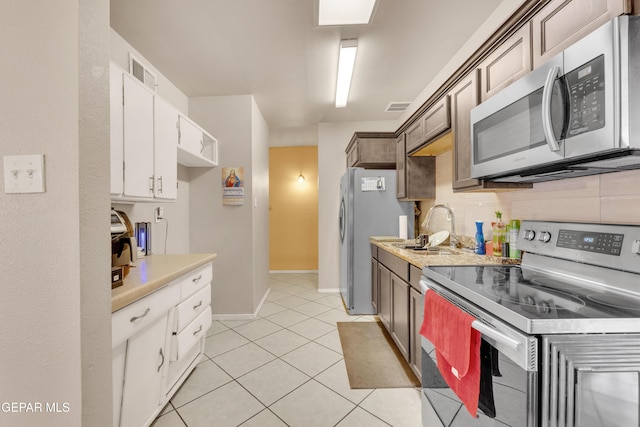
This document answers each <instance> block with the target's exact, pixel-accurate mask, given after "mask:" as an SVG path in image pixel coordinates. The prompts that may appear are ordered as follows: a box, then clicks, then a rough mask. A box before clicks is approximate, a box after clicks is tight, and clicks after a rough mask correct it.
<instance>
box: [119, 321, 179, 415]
mask: <svg viewBox="0 0 640 427" xmlns="http://www.w3.org/2000/svg"><path fill="white" fill-rule="evenodd" d="M168 320H169V314H168V313H167V314H165V315H164V316H162V317H160V318H159V319H158V320H156V321H155V322H154V323H153V324H152V325H150V326H149V327H148V328H146V329H145V330H144V331H142V332H141V333H139V334H138V335H136V336H135V337H132V338H131V339H129V341H128V345H127V358H126V366H125V372H124V377H125V381H124V388H123V391H122V413H121V415H120V425H121V426H125V427H129V426H131V427H134V426H148V425H149V424H151V422H152V421H153V420H154V419H155V417H156V415H157V414H158V412H159V411H160V410H161V409H162V406H161V405H162V404H163V399H161V394H160V392H161V387H162V376H163V375H164V369H163V368H165V367H166V365H167V363H168V362H169V360H168V357H167V348H166V339H167V323H168Z"/></svg>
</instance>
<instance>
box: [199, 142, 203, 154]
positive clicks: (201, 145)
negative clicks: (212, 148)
mask: <svg viewBox="0 0 640 427" xmlns="http://www.w3.org/2000/svg"><path fill="white" fill-rule="evenodd" d="M202 153H204V140H203V139H201V140H200V154H202Z"/></svg>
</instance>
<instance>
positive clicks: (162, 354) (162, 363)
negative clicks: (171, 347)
mask: <svg viewBox="0 0 640 427" xmlns="http://www.w3.org/2000/svg"><path fill="white" fill-rule="evenodd" d="M160 357H162V361H161V362H160V365H159V366H158V372H160V368H162V365H164V353H162V348H161V349H160Z"/></svg>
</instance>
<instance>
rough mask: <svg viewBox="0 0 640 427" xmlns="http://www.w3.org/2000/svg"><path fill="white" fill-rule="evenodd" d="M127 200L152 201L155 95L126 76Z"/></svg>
mask: <svg viewBox="0 0 640 427" xmlns="http://www.w3.org/2000/svg"><path fill="white" fill-rule="evenodd" d="M123 83H124V196H130V197H147V198H150V197H153V185H154V177H153V93H151V92H150V91H149V89H147V88H146V87H145V86H144V85H143V84H142V83H140V82H139V81H138V80H136V79H134V78H133V77H131V76H130V75H128V74H124V82H123Z"/></svg>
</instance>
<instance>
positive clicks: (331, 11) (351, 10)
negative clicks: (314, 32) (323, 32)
mask: <svg viewBox="0 0 640 427" xmlns="http://www.w3.org/2000/svg"><path fill="white" fill-rule="evenodd" d="M375 5H376V0H318V25H358V24H368V23H369V22H370V21H371V16H372V15H373V10H374V7H375Z"/></svg>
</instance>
